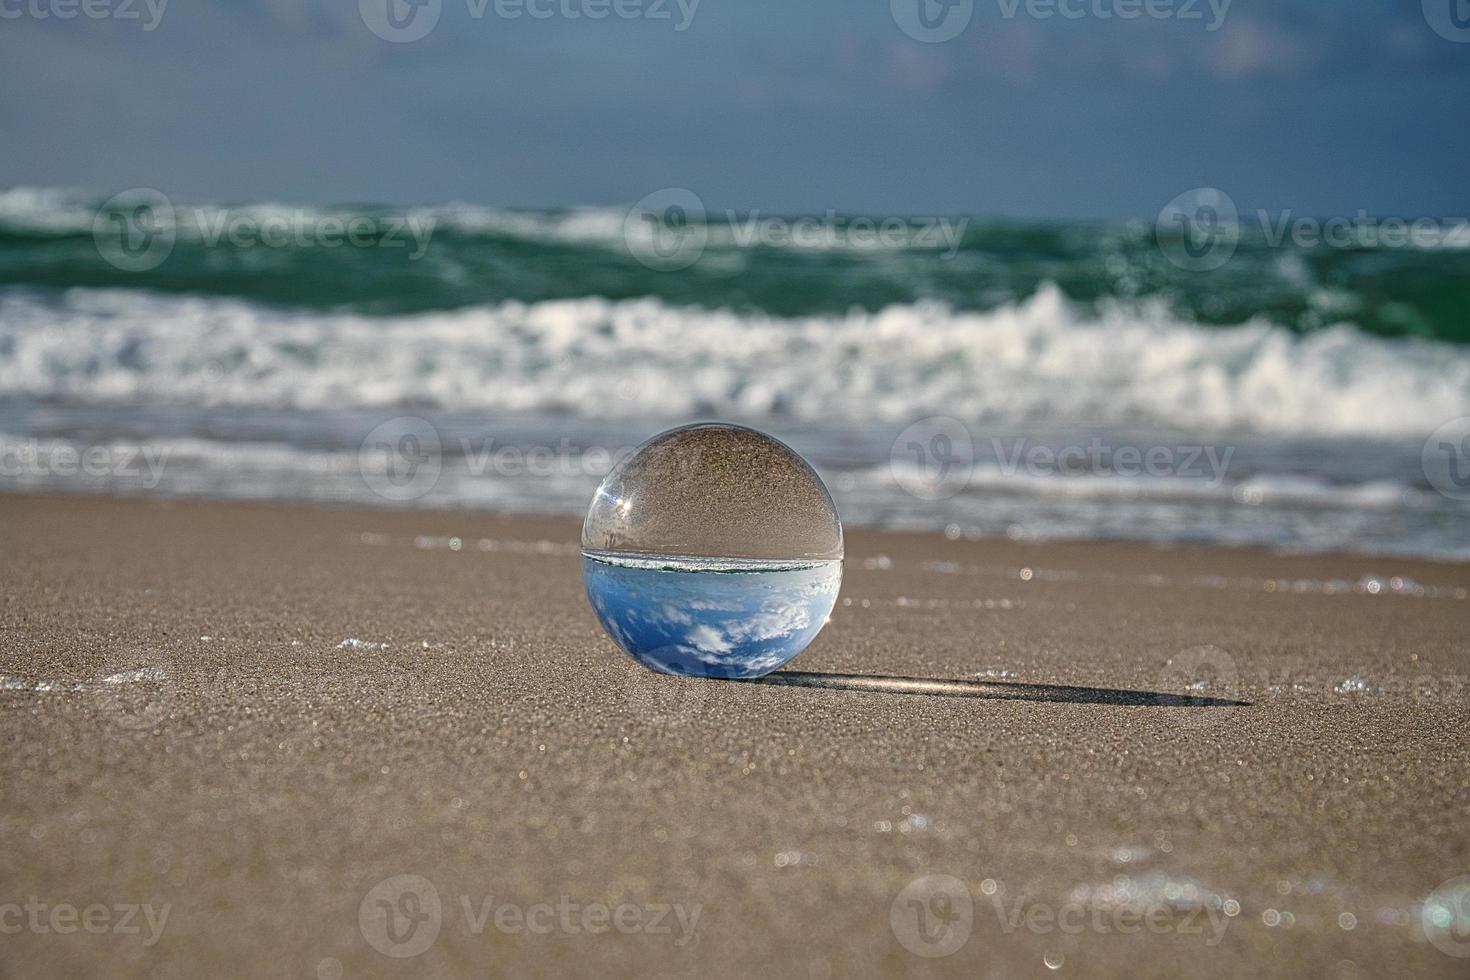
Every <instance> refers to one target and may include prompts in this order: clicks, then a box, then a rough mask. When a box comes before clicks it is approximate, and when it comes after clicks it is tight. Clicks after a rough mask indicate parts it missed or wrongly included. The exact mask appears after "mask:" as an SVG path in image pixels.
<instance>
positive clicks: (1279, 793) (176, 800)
mask: <svg viewBox="0 0 1470 980" xmlns="http://www.w3.org/2000/svg"><path fill="white" fill-rule="evenodd" d="M577 533H578V528H577V526H576V524H575V522H572V521H567V520H550V519H548V520H539V519H528V518H521V517H517V518H508V517H497V516H495V515H487V514H454V513H404V512H378V511H367V510H346V509H337V510H332V509H308V508H287V507H274V506H265V505H247V504H224V503H199V502H177V503H164V502H151V501H136V500H134V501H127V500H116V499H107V498H92V497H82V496H74V497H27V496H6V497H0V544H3V549H4V554H5V590H4V594H5V601H6V604H5V607H4V612H3V623H0V627H3V631H4V632H3V636H4V642H3V644H0V688H3V689H0V737H3V742H4V745H5V752H4V753H3V756H0V833H3V847H0V884H3V888H0V975H3V976H11V975H13V976H25V977H46V976H56V977H72V976H84V975H104V974H105V975H120V976H122V975H130V976H158V977H188V976H207V975H233V976H282V977H285V976H292V977H303V976H304V977H318V978H323V980H331V978H335V977H355V976H405V977H406V976H419V975H435V976H445V975H454V974H458V973H466V974H469V973H473V974H475V975H485V976H557V977H560V976H580V975H598V976H622V975H640V976H675V975H678V976H689V975H698V976H723V975H730V976H741V977H745V976H752V975H761V974H764V975H768V976H775V977H791V976H810V977H827V976H836V977H841V976H869V975H878V974H895V975H913V976H925V975H934V976H950V975H954V976H961V975H963V976H968V977H976V976H979V977H987V976H995V977H1009V976H1034V975H1050V974H1051V971H1052V970H1055V971H1056V973H1057V974H1060V975H1066V974H1068V973H1075V974H1082V975H1088V976H1095V975H1107V974H1113V975H1123V974H1127V975H1133V976H1175V975H1178V974H1180V973H1182V972H1184V971H1186V970H1187V971H1189V972H1190V973H1191V974H1192V975H1203V976H1236V975H1243V974H1248V975H1257V976H1322V975H1333V976H1354V975H1361V976H1364V977H1375V976H1387V975H1394V976H1416V977H1440V976H1443V977H1450V976H1463V975H1464V974H1465V971H1466V969H1467V967H1470V959H1467V958H1464V957H1465V956H1467V955H1470V935H1467V934H1466V933H1464V932H1459V933H1456V932H1455V930H1454V925H1455V924H1459V925H1464V923H1463V922H1458V920H1456V922H1452V923H1451V926H1450V927H1449V928H1447V929H1442V930H1435V929H1431V930H1430V934H1429V935H1426V931H1425V928H1424V925H1423V920H1424V919H1425V918H1426V907H1425V903H1426V900H1427V901H1428V908H1429V912H1430V915H1429V917H1430V918H1432V913H1433V912H1434V910H1436V909H1440V908H1441V907H1442V904H1443V901H1444V900H1445V899H1447V898H1449V899H1454V898H1457V897H1461V898H1462V897H1463V896H1464V894H1465V893H1464V892H1462V891H1459V890H1457V889H1458V888H1460V887H1461V886H1458V885H1456V883H1455V879H1456V878H1458V877H1459V876H1462V875H1466V874H1470V834H1467V832H1466V826H1465V815H1466V813H1467V812H1470V780H1467V778H1466V772H1467V768H1470V740H1467V739H1466V731H1467V723H1470V697H1467V692H1466V684H1465V680H1466V677H1467V676H1470V650H1467V647H1466V640H1465V626H1466V623H1467V621H1470V617H1467V614H1470V600H1467V599H1466V589H1467V588H1470V567H1467V566H1465V565H1454V564H1438V563H1432V562H1423V561H1413V560H1400V559H1386V558H1357V557H1283V556H1278V555H1272V554H1267V553H1263V552H1246V551H1239V552H1226V551H1191V550H1177V549H1176V550H1167V551H1166V550H1158V549H1154V548H1149V547H1144V546H1137V545H1109V544H1086V545H1063V544H1050V545H1037V544H1020V543H1009V542H1003V541H1001V542H992V541H979V542H976V541H948V540H945V539H944V538H942V537H938V536H927V537H926V536H919V535H901V534H879V533H864V532H862V531H852V532H851V533H850V535H849V538H848V562H847V571H846V579H845V581H844V585H843V590H842V598H841V599H839V601H838V605H837V608H836V611H835V612H834V614H833V617H832V622H831V624H830V625H829V626H828V627H827V629H826V630H825V631H824V632H823V633H822V634H821V635H820V636H819V637H818V638H817V640H816V642H815V643H814V644H813V645H812V647H811V648H810V649H809V650H808V651H807V652H806V653H805V654H804V655H802V656H801V657H800V658H799V659H798V660H796V661H795V662H794V663H793V664H792V665H791V666H790V668H788V670H787V671H786V672H783V673H782V674H778V675H775V676H774V677H773V678H771V679H770V680H769V681H767V682H758V683H733V682H716V681H699V680H686V679H678V678H669V677H661V676H657V675H654V674H651V673H648V672H647V671H645V670H644V669H643V668H641V667H639V666H637V665H636V664H634V663H633V662H632V661H631V660H630V659H629V658H627V657H626V656H624V655H623V654H622V653H620V652H619V651H618V650H617V649H616V648H615V647H614V646H613V644H612V642H611V641H610V640H609V639H608V638H607V637H606V636H605V635H604V634H603V633H602V631H601V630H600V629H599V627H598V625H597V623H596V620H595V619H594V617H593V615H592V613H591V610H590V609H589V608H588V605H587V603H586V600H585V598H584V597H583V594H582V585H581V578H580V568H579V559H578V548H577ZM1395 577H1398V578H1395ZM849 675H862V677H853V676H849ZM946 682H950V683H946ZM956 682H957V683H956ZM925 876H949V877H947V878H930V877H925ZM951 879H953V880H951ZM1462 913H1464V914H1467V915H1470V912H1465V911H1464V910H1462ZM937 953H948V954H949V955H944V956H938V955H932V954H937ZM1456 954H1464V955H1456Z"/></svg>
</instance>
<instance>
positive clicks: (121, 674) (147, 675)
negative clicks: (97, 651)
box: [102, 667, 168, 684]
mask: <svg viewBox="0 0 1470 980" xmlns="http://www.w3.org/2000/svg"><path fill="white" fill-rule="evenodd" d="M165 680H168V671H166V670H164V669H163V668H162V667H134V668H131V669H130V670H120V671H118V672H117V673H115V674H108V675H107V676H106V677H104V678H102V683H103V684H137V683H139V682H147V683H154V684H156V683H158V682H160V681H165Z"/></svg>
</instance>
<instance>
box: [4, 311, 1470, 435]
mask: <svg viewBox="0 0 1470 980" xmlns="http://www.w3.org/2000/svg"><path fill="white" fill-rule="evenodd" d="M0 391H3V392H5V393H7V394H11V395H20V396H27V397H35V398H57V399H65V400H76V401H82V402H102V401H109V400H112V401H136V400H158V399H163V400H168V401H173V402H182V403H186V404H196V405H250V406H263V407H282V408H312V409H345V408H353V407H388V406H425V407H428V408H432V409H436V410H442V411H451V412H459V411H471V412H473V411H507V412H539V413H566V414H572V415H578V416H584V417H605V416H611V417H633V416H648V417H690V416H697V415H730V416H742V417H787V418H795V419H809V420H823V419H845V420H874V421H900V420H906V419H908V420H912V419H914V418H917V417H921V416H924V415H928V414H941V413H942V414H946V415H952V416H955V417H958V418H961V419H964V420H966V421H968V422H982V423H996V422H1007V423H1009V422H1015V423H1031V422H1037V421H1043V420H1060V421H1088V422H1094V423H1099V424H1129V423H1152V424H1163V425H1170V426H1177V427H1184V428H1191V429H1196V430H1203V431H1231V430H1245V431H1258V432H1266V433H1288V434H1289V433H1304V434H1325V435H1370V436H1381V435H1405V434H1420V435H1422V434H1423V433H1426V432H1428V431H1430V430H1432V429H1434V428H1435V427H1436V426H1438V425H1439V424H1440V423H1442V422H1444V421H1445V420H1446V419H1450V418H1454V417H1456V416H1459V415H1465V414H1470V350H1466V349H1464V348H1460V347H1450V346H1447V345H1443V344H1438V343H1434V342H1430V341H1418V340H1397V341H1387V340H1381V339H1377V338H1373V337H1369V336H1367V335H1364V334H1362V333H1359V332H1357V331H1354V330H1351V329H1348V328H1341V327H1339V328H1333V329H1329V330H1323V331H1320V332H1317V333H1313V334H1309V335H1306V336H1299V335H1294V334H1291V333H1289V332H1287V331H1285V330H1282V329H1280V328H1278V327H1275V326H1273V325H1271V324H1269V323H1266V322H1264V321H1251V322H1249V323H1247V324H1245V325H1243V326H1240V327H1237V328H1233V329H1214V328H1202V327H1200V326H1198V325H1196V324H1193V323H1189V322H1187V321H1182V320H1179V319H1177V318H1176V317H1174V316H1173V315H1172V314H1170V313H1169V312H1168V311H1167V309H1165V308H1164V307H1163V306H1162V304H1159V303H1148V302H1145V303H1141V304H1131V305H1128V304H1121V303H1110V304H1105V305H1104V306H1103V307H1101V308H1100V310H1098V311H1097V312H1095V313H1087V312H1084V311H1082V310H1081V309H1079V308H1078V307H1076V306H1074V305H1073V304H1071V303H1069V302H1068V301H1067V300H1066V299H1065V297H1064V296H1063V295H1062V294H1061V292H1060V290H1058V289H1057V288H1055V287H1052V286H1046V287H1043V288H1042V289H1041V290H1039V291H1038V292H1037V293H1036V294H1035V295H1034V296H1032V297H1031V298H1030V299H1028V300H1025V301H1022V302H1019V303H1011V304H1006V305H1003V306H1001V307H998V308H996V309H994V310H991V311H987V312H957V311H955V310H953V309H950V308H947V307H945V306H942V305H938V304H927V303H919V304H906V305H896V306H890V307H887V308H885V309H882V310H879V311H876V312H872V313H869V312H862V311H856V310H855V311H853V312H851V313H849V314H847V315H845V316H809V317H792V318H782V317H774V316H769V315H764V314H749V313H736V312H732V311H727V310H708V309H702V308H697V307H683V306H673V305H670V304H667V303H665V302H662V301H660V300H656V299H637V300H621V301H611V300H607V299H602V298H596V297H588V298H581V299H572V300H554V301H545V302H539V303H522V302H518V301H511V302H505V303H500V304H495V305H490V306H481V307H472V308H466V309H460V310H453V311H444V312H434V313H425V314H418V315H412V316H395V317H370V316H364V315H359V314H354V313H327V312H319V311H303V310H283V309H278V308H271V307H264V306H260V305H257V304H253V303H249V302H244V301H238V300H231V299H221V298H217V297H199V296H184V297H180V296H171V295H161V294H153V293H146V292H141V291H136V290H105V289H72V290H67V291H65V292H62V293H58V294H50V293H44V292H34V291H9V292H4V293H0Z"/></svg>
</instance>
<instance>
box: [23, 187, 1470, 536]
mask: <svg viewBox="0 0 1470 980" xmlns="http://www.w3.org/2000/svg"><path fill="white" fill-rule="evenodd" d="M104 196H105V195H101V194H88V193H84V192H78V191H72V190H56V189H17V190H10V191H0V489H10V490H32V489H61V490H80V491H95V492H109V493H122V494H143V493H147V494H167V495H176V496H212V497H230V498H246V499H255V498H272V499H276V498H284V499H298V500H316V501H327V502H344V503H368V504H376V505H382V506H427V507H440V508H450V507H471V508H490V509H497V510H504V511H512V512H537V513H563V514H568V515H580V514H581V513H582V512H583V511H584V509H585V507H586V503H587V500H588V499H589V498H590V496H591V493H592V491H593V489H594V488H595V487H596V485H597V483H598V482H599V481H600V479H601V478H602V476H603V475H605V474H606V472H607V470H608V468H609V467H610V465H611V459H612V458H615V457H616V455H617V454H618V453H619V452H623V451H626V450H627V449H628V448H629V447H631V446H633V445H635V444H637V443H639V442H641V441H642V440H643V439H644V438H646V437H647V436H648V435H650V434H652V433H653V432H656V431H659V430H661V429H663V428H667V427H668V426H670V425H672V424H677V423H680V422H686V421H692V420H695V419H702V418H719V419H727V420H731V421H740V422H746V423H748V424H752V425H756V426H758V427H760V428H762V429H764V430H766V431H769V432H771V433H772V434H774V435H776V436H777V437H779V438H781V439H782V440H784V441H786V442H787V443H788V444H790V445H791V446H792V447H793V448H795V449H797V450H798V451H799V452H801V453H802V454H803V455H805V456H806V457H807V458H808V459H810V460H811V461H812V463H813V464H814V465H815V466H816V467H817V469H818V470H819V472H820V473H821V475H822V476H823V478H824V480H825V481H826V483H827V485H828V487H829V488H830V489H831V491H832V493H833V496H834V498H835V499H836V501H837V504H838V507H839V509H840V511H841V513H842V516H843V519H844V521H846V522H847V523H849V524H854V525H872V526H883V527H902V528H911V529H918V530H927V531H933V532H936V533H946V534H948V535H950V536H951V537H956V536H967V537H985V536H1005V537H1009V538H1013V539H1024V540H1030V539H1049V538H1116V539H1128V540H1144V541H1154V542H1160V543H1207V544H1216V545H1223V546H1232V545H1256V546H1265V547H1271V548H1277V549H1282V550H1290V551H1322V550H1350V551H1360V552H1373V553H1390V554H1406V555H1432V556H1439V557H1451V558H1467V557H1470V503H1467V502H1466V500H1465V499H1461V498H1464V497H1467V496H1470V480H1467V481H1466V485H1465V489H1466V490H1467V492H1465V493H1461V492H1460V488H1461V484H1460V483H1454V482H1452V483H1450V484H1448V485H1447V484H1446V482H1445V479H1444V477H1443V474H1442V473H1440V474H1436V473H1435V472H1433V471H1431V469H1430V468H1429V467H1428V466H1427V464H1426V459H1427V458H1429V456H1432V455H1433V454H1434V453H1438V452H1447V453H1450V454H1451V456H1453V454H1454V453H1455V452H1456V451H1457V450H1458V449H1459V448H1461V446H1462V444H1461V443H1460V442H1459V441H1458V437H1459V435H1460V433H1459V430H1456V429H1454V428H1453V427H1451V428H1450V430H1448V435H1446V430H1445V429H1444V428H1443V427H1444V426H1445V425H1446V423H1450V422H1452V420H1455V419H1457V418H1461V417H1464V416H1470V248H1467V247H1465V246H1464V245H1462V244H1461V243H1459V242H1458V241H1457V240H1454V239H1451V240H1448V241H1441V242H1438V243H1437V244H1435V245H1434V246H1433V247H1401V248H1387V247H1381V246H1375V247H1368V246H1360V247H1354V248H1351V249H1343V248H1330V247H1317V248H1303V247H1299V246H1296V245H1293V244H1290V243H1286V244H1281V245H1272V244H1271V243H1270V242H1268V241H1265V240H1263V239H1262V238H1261V237H1260V236H1259V235H1254V236H1253V235H1251V234H1249V233H1247V234H1246V235H1245V237H1244V238H1243V239H1242V241H1241V243H1240V245H1239V247H1238V248H1237V250H1236V253H1235V255H1234V256H1233V258H1232V259H1231V260H1230V261H1229V262H1228V263H1227V264H1226V265H1224V266H1223V267H1222V268H1220V269H1217V270H1214V271H1212V272H1208V273H1202V272H1190V271H1187V270H1184V269H1180V268H1178V267H1176V266H1175V265H1174V264H1172V263H1171V262H1170V261H1169V260H1168V258H1167V257H1166V255H1165V254H1164V252H1163V250H1161V249H1160V247H1159V245H1158V242H1157V241H1156V239H1155V235H1154V232H1153V229H1152V228H1151V227H1149V226H1148V225H1146V224H1142V223H1139V224H1117V225H1102V224H1075V225H1059V224H1044V225H1042V224H1025V223H1017V222H996V221H983V220H979V219H974V220H970V221H969V222H968V224H967V225H966V227H965V229H964V233H963V235H962V236H961V237H960V239H959V240H958V241H956V242H955V243H954V245H953V247H952V248H948V247H930V246H926V245H919V244H916V245H912V246H903V245H884V244H881V243H871V242H868V243H864V244H854V243H853V242H852V241H851V240H850V239H849V238H848V237H845V236H844V235H842V234H841V233H840V230H841V228H842V227H843V224H842V222H843V221H844V220H847V219H840V220H839V221H838V222H837V224H836V228H837V229H838V233H835V234H831V235H828V236H827V237H826V238H822V239H819V240H817V241H815V242H808V243H806V244H785V245H779V244H761V243H760V242H759V241H749V240H747V237H746V235H745V234H744V233H743V231H742V228H741V227H740V225H739V224H738V222H737V223H732V222H728V221H722V220H718V219H717V220H714V221H713V223H712V224H710V226H709V227H708V229H707V239H708V242H707V245H706V247H705V248H704V250H703V253H702V254H701V255H700V256H699V258H698V261H695V262H693V264H692V265H689V266H688V267H687V268H683V269H678V270H674V271H660V270H659V269H657V268H650V267H649V266H648V265H645V264H644V263H643V262H640V261H639V254H640V249H641V247H642V246H641V244H640V243H639V242H638V241H636V240H635V238H636V235H637V234H638V232H637V231H636V230H634V231H632V232H630V231H629V230H628V229H629V227H630V226H629V225H628V223H627V222H626V220H625V219H626V214H625V212H623V211H621V210H618V209H582V210H564V211H545V212H527V211H497V210H493V209H486V208H481V207H476V206H471V205H463V204H443V205H433V206H425V207H420V208H414V209H410V210H403V209H397V210H395V209H391V208H383V207H365V206H353V207H333V208H326V207H297V206H295V205H283V204H278V203H246V204H236V205H228V206H226V205H223V204H190V205H187V206H185V205H179V214H180V216H181V218H180V221H179V224H178V230H177V235H176V240H175V241H173V243H172V247H171V250H170V251H169V252H168V254H167V257H166V258H165V259H163V260H162V261H161V262H160V263H159V264H158V265H157V266H156V267H154V268H149V269H146V270H143V271H129V270H127V269H123V268H119V267H118V266H117V265H115V264H113V263H112V262H109V261H108V259H107V258H105V257H104V254H103V250H100V249H99V248H98V245H97V241H96V239H95V238H94V235H93V229H94V222H95V219H96V218H97V215H98V206H99V204H100V202H101V199H102V198H103V197H104ZM176 203H177V202H176ZM272 218H280V219H282V220H284V221H287V222H288V223H290V222H294V223H296V224H300V223H302V222H305V223H306V224H307V225H308V226H310V227H320V226H321V223H322V222H323V221H324V220H326V219H333V220H335V221H339V222H344V223H345V222H349V221H353V220H356V219H361V220H363V221H366V225H362V227H365V228H367V229H368V230H369V231H368V233H367V234H366V236H365V238H364V239H363V240H362V242H361V243H360V244H355V245H348V244H340V243H339V244H337V245H336V246H333V247H328V246H325V245H323V244H322V243H321V242H320V241H313V240H311V239H310V236H307V238H305V239H301V238H299V237H297V238H290V239H289V240H287V241H284V242H281V243H279V244H276V245H271V244H266V243H264V242H261V241H254V242H246V243H244V244H235V243H232V242H231V241H230V240H229V238H228V236H226V237H221V238H215V237H214V233H215V232H217V231H218V229H220V228H222V227H227V225H226V224H225V223H226V222H229V221H239V222H243V223H245V224H247V225H249V224H251V223H255V224H259V223H261V222H265V221H267V220H268V219H272ZM634 227H635V229H636V225H635V226H634ZM411 229H418V231H419V232H420V233H422V232H426V231H427V232H431V233H429V234H426V235H422V237H420V238H415V237H414V235H413V234H412V233H411ZM630 235H631V236H634V238H630ZM930 416H945V417H949V418H952V419H953V420H954V423H950V422H945V421H937V422H935V421H930V422H925V421H923V420H925V419H927V418H928V417H930ZM404 419H409V420H411V421H408V422H405V421H403V420H404ZM395 420H396V421H395ZM412 420H418V421H412ZM916 424H917V427H916V428H915V426H916ZM953 424H958V425H960V426H961V427H962V429H961V430H960V432H959V433H956V432H954V431H952V425H953ZM385 425H386V426H387V429H386V430H384V429H383V427H384V426H385ZM416 426H417V427H418V428H417V429H415V427H416ZM424 427H427V431H424ZM946 427H951V428H946ZM384 431H390V432H391V433H392V437H391V439H389V440H388V442H386V443H382V442H381V440H380V442H378V443H375V442H373V440H374V439H376V438H378V437H380V436H382V433H383V432H384ZM957 434H958V435H959V436H961V438H960V440H959V442H956V440H955V438H954V436H956V435H957ZM1431 434H1435V435H1434V436H1433V438H1431ZM1467 434H1470V433H1467ZM370 444H371V445H370ZM380 444H381V445H383V446H387V447H388V450H389V451H388V452H387V454H386V455H381V454H379V453H377V452H376V450H375V449H373V448H372V447H373V446H378V445H380ZM1444 447H1449V448H1448V449H1446V448H1444ZM1463 448H1464V453H1463V455H1465V456H1466V457H1467V459H1466V460H1464V461H1463V462H1465V463H1466V465H1470V443H1465V444H1464V445H1463ZM84 462H85V465H84ZM1450 462H1451V463H1454V462H1462V461H1460V460H1455V459H1452V460H1451V461H1450ZM1450 472H1451V474H1453V473H1455V472H1456V471H1455V470H1453V469H1451V470H1450ZM1446 486H1448V488H1449V492H1442V491H1443V490H1444V489H1445V487H1446Z"/></svg>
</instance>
